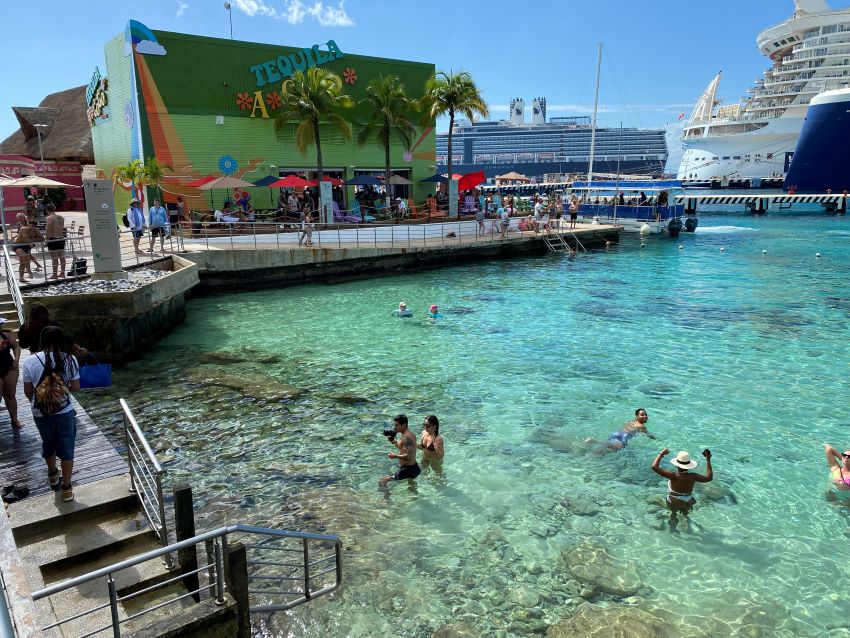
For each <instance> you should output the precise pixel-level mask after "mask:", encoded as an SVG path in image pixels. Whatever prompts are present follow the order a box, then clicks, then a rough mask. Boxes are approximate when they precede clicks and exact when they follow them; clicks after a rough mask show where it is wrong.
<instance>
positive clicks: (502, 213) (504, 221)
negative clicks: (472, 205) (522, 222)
mask: <svg viewBox="0 0 850 638" xmlns="http://www.w3.org/2000/svg"><path fill="white" fill-rule="evenodd" d="M496 212H497V214H498V215H499V224H500V225H501V227H502V239H504V238H505V237H507V236H508V228H509V227H510V225H511V214H510V212H508V210H506V209H505V208H502V207H501V206H499V210H498V211H496Z"/></svg>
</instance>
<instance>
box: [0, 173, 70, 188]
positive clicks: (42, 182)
mask: <svg viewBox="0 0 850 638" xmlns="http://www.w3.org/2000/svg"><path fill="white" fill-rule="evenodd" d="M4 186H7V187H8V186H14V187H15V188H61V187H63V186H64V187H65V188H73V187H74V185H73V184H66V183H65V182H57V181H56V180H55V179H48V178H46V177H40V176H39V175H28V176H27V177H21V178H19V179H15V180H12V182H11V183H9V184H4Z"/></svg>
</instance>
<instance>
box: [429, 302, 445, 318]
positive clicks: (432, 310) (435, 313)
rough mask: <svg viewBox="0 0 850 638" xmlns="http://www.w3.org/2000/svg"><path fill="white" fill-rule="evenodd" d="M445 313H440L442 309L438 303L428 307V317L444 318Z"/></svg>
mask: <svg viewBox="0 0 850 638" xmlns="http://www.w3.org/2000/svg"><path fill="white" fill-rule="evenodd" d="M442 318H443V315H441V314H440V309H439V308H437V304H431V307H430V308H428V319H442Z"/></svg>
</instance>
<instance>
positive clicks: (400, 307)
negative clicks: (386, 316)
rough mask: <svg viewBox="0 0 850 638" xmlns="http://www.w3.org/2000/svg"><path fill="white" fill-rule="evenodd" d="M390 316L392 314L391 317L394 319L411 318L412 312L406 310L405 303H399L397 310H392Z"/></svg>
mask: <svg viewBox="0 0 850 638" xmlns="http://www.w3.org/2000/svg"><path fill="white" fill-rule="evenodd" d="M390 314H392V316H394V317H401V318H404V317H412V316H413V312H411V311H410V310H408V309H407V302H406V301H402V302H400V303H399V304H398V310H393V311H392V313H390Z"/></svg>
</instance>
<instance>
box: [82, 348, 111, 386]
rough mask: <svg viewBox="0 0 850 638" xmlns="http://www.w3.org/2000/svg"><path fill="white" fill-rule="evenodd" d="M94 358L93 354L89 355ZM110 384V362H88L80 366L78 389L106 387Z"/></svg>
mask: <svg viewBox="0 0 850 638" xmlns="http://www.w3.org/2000/svg"><path fill="white" fill-rule="evenodd" d="M91 356H92V358H94V355H91ZM111 385H112V364H111V363H97V359H95V363H90V364H88V365H85V366H80V389H83V388H108V387H109V386H111Z"/></svg>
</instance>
